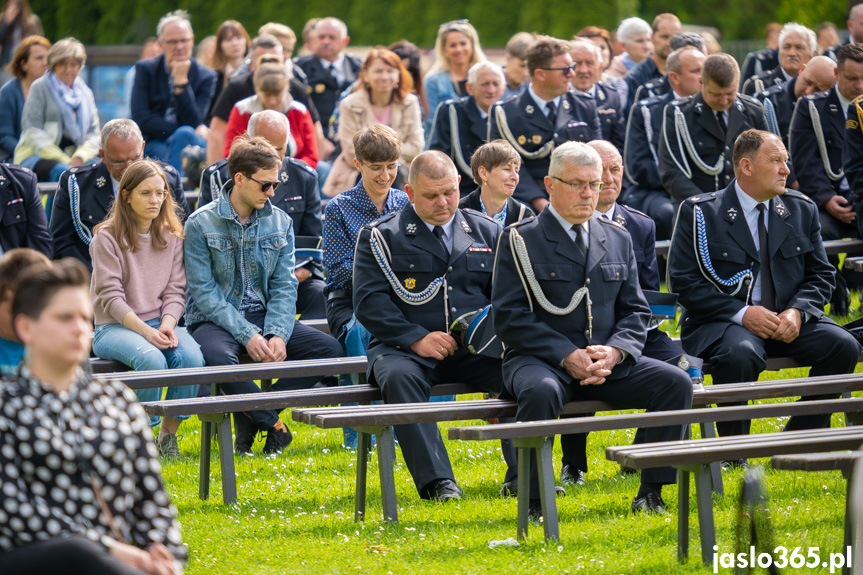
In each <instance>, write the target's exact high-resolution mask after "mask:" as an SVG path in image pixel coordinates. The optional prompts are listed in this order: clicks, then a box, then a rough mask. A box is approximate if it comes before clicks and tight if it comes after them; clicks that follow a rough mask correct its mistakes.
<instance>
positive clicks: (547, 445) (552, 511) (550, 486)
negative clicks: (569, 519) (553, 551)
mask: <svg viewBox="0 0 863 575" xmlns="http://www.w3.org/2000/svg"><path fill="white" fill-rule="evenodd" d="M553 446H554V437H550V438H546V439H545V440H544V441H543V442H542V446H541V447H538V448H537V450H536V456H537V457H536V467H537V470H538V472H539V485H540V490H539V497H540V504H541V505H542V517H543V523H542V525H543V528H544V529H545V538H546V539H553V540H555V541H559V540H560V534H559V533H558V526H557V502H556V501H555V499H554V468H553V465H552V458H551V450H552V447H553Z"/></svg>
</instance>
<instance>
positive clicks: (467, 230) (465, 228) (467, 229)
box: [459, 220, 471, 234]
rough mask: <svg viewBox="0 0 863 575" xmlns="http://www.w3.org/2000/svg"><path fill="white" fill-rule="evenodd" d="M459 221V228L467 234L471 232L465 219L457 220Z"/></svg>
mask: <svg viewBox="0 0 863 575" xmlns="http://www.w3.org/2000/svg"><path fill="white" fill-rule="evenodd" d="M459 223H461V229H463V230H464V231H465V233H467V234H469V233H470V232H471V229H470V226H469V225H468V223H467V221H465V220H459Z"/></svg>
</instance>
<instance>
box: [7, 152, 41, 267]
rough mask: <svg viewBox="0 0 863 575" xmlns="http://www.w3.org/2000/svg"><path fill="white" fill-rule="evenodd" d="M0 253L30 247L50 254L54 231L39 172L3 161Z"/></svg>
mask: <svg viewBox="0 0 863 575" xmlns="http://www.w3.org/2000/svg"><path fill="white" fill-rule="evenodd" d="M0 222H2V225H0V254H2V253H3V252H8V251H9V250H11V249H14V248H30V249H32V250H36V251H39V252H42V253H43V254H45V256H47V257H49V258H50V257H51V254H52V253H53V252H54V247H53V242H52V239H51V232H50V231H48V220H47V219H46V218H45V208H43V207H42V197H41V196H40V195H39V188H38V187H37V185H36V174H34V173H33V172H32V171H30V170H28V169H27V168H22V167H21V166H17V165H15V164H0Z"/></svg>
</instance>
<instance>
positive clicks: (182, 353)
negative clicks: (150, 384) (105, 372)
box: [93, 318, 204, 427]
mask: <svg viewBox="0 0 863 575" xmlns="http://www.w3.org/2000/svg"><path fill="white" fill-rule="evenodd" d="M145 323H146V324H147V325H149V326H150V327H153V328H156V329H159V325H161V323H162V320H161V318H155V319H151V320H149V321H147V322H145ZM174 331H175V332H176V333H177V339H178V341H179V343H178V345H177V347H175V348H169V349H159V348H157V347H156V346H154V345H153V344H151V343H150V342H148V341H147V340H146V339H144V338H143V337H141V336H140V335H138V334H137V333H136V332H134V331H132V330H131V329H128V328H126V327H124V326H123V325H121V324H119V323H103V324H101V325H97V326H96V331H95V332H94V334H93V352H94V353H95V354H96V355H98V356H99V357H101V358H102V359H113V360H115V361H119V362H121V363H124V364H126V365H127V366H129V367H130V368H132V369H133V370H135V371H150V370H153V369H175V368H178V367H203V365H204V356H203V355H202V354H201V348H200V347H199V346H198V342H196V341H195V340H194V339H193V338H192V336H190V335H189V333H188V332H187V331H186V330H185V329H184V328H174ZM163 391H164V388H159V387H154V388H151V389H136V390H135V395H137V396H138V399H139V400H141V401H159V400H160V399H162V392H163ZM197 395H198V386H197V385H183V386H178V387H169V388H168V393H167V395H166V399H188V398H190V397H195V396H197ZM175 417H176V419H189V416H188V415H178V416H175ZM160 421H161V419H160V418H159V417H158V416H156V415H151V416H150V426H151V427H155V426H157V425H159V422H160Z"/></svg>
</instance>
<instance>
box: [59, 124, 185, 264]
mask: <svg viewBox="0 0 863 575" xmlns="http://www.w3.org/2000/svg"><path fill="white" fill-rule="evenodd" d="M99 157H100V158H102V161H101V162H99V163H97V164H84V165H83V166H78V167H77V168H72V169H70V170H68V171H66V172H64V173H63V175H62V176H61V178H60V183H59V185H58V187H57V193H56V194H55V195H54V209H53V211H52V213H51V234H52V235H53V236H54V259H60V258H65V257H73V258H77V259H79V260H81V261H82V262H84V263H85V264H87V267H88V268H91V269H92V267H93V265H92V263H91V261H90V239H91V238H92V237H93V228H95V227H96V225H97V224H98V223H99V222H101V221H102V220H104V219H105V217H106V216H107V215H108V210H109V209H110V207H111V203H112V202H113V201H114V198H116V197H117V192H118V191H119V189H120V179H121V178H122V177H123V174H124V173H125V172H126V168H128V167H129V165H130V164H131V163H132V162H134V161H136V160H140V159H141V158H143V157H144V137H143V136H142V135H141V130H140V129H139V128H138V125H137V124H136V123H135V122H133V121H132V120H127V119H119V120H111V121H110V122H107V123H106V124H105V125H104V126H102V140H101V144H100V149H99ZM162 168H163V169H164V170H165V176H167V178H168V185H169V186H170V187H171V195H172V196H173V197H174V203H175V204H176V205H177V206H179V207H180V208H181V209H182V211H183V214H182V218H183V219H185V217H186V215H187V214H188V206H187V204H186V199H185V197H184V195H183V186H182V185H181V183H180V175H179V173H177V170H175V169H174V168H173V167H171V166H170V165H168V164H163V165H162Z"/></svg>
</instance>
